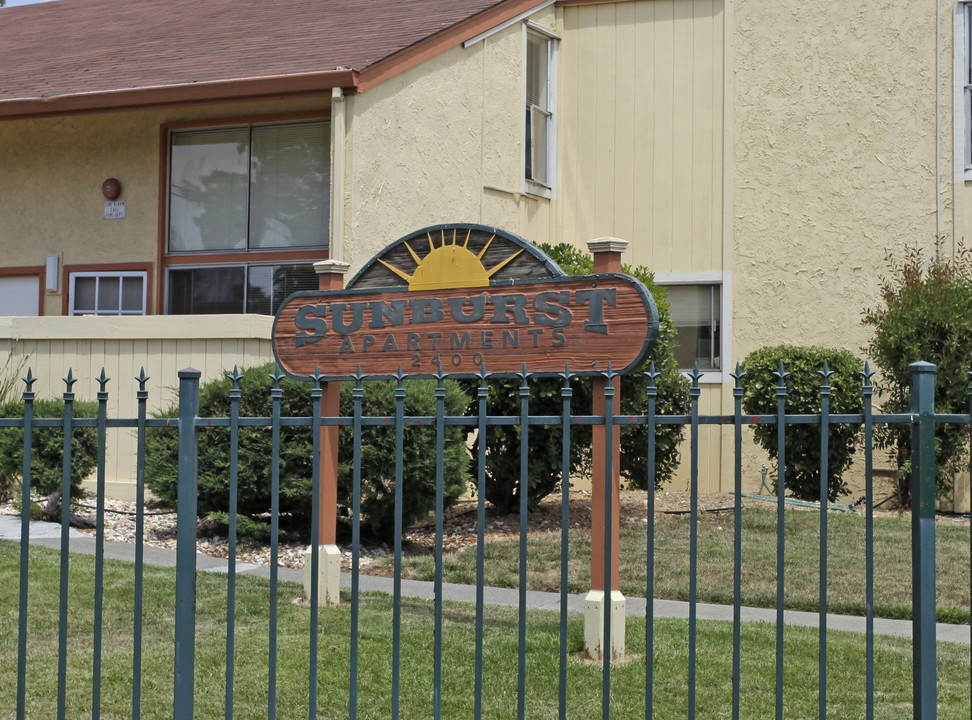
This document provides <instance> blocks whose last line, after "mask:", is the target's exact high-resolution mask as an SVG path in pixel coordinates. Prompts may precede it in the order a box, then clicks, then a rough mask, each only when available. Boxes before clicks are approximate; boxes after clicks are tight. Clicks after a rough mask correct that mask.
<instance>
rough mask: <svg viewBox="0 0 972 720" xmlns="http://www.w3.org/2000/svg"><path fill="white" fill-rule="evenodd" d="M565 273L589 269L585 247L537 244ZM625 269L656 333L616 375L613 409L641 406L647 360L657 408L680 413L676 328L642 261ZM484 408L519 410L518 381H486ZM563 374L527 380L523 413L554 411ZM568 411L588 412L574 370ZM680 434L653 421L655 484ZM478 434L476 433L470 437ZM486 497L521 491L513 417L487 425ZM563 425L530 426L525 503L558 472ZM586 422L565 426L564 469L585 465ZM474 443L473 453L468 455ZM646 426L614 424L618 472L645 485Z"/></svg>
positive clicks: (515, 497)
mask: <svg viewBox="0 0 972 720" xmlns="http://www.w3.org/2000/svg"><path fill="white" fill-rule="evenodd" d="M540 249H541V250H543V251H544V252H545V253H547V254H548V255H549V256H550V257H551V258H552V259H553V260H554V261H555V262H556V263H557V264H558V265H560V267H561V268H562V269H563V270H564V271H565V272H566V273H567V274H568V275H589V274H591V273H593V272H594V261H593V258H591V256H590V255H588V254H586V253H584V252H582V251H580V250H578V249H577V248H575V247H574V246H572V245H568V244H566V243H561V244H559V245H556V246H551V245H546V244H544V245H541V246H540ZM623 270H624V272H626V273H628V274H630V275H632V276H634V277H636V278H637V279H638V280H640V281H641V282H642V283H644V284H645V286H646V287H647V288H648V290H649V291H650V292H651V294H652V297H654V299H655V304H656V305H657V306H658V314H659V325H660V327H659V333H658V340H657V342H656V343H655V347H654V348H653V350H652V351H651V353H650V354H649V356H648V357H647V358H646V360H645V361H644V363H643V364H642V365H641V366H640V367H638V368H636V369H635V370H633V371H632V372H631V373H629V374H627V375H624V376H623V377H622V378H621V382H620V386H621V388H620V390H621V403H620V408H619V409H618V410H617V414H619V415H635V414H641V413H644V412H645V411H646V410H647V395H646V390H647V388H648V384H649V382H650V380H649V378H648V377H647V376H646V375H645V372H646V371H647V370H648V368H649V367H650V364H651V362H654V363H655V367H656V371H657V372H658V373H659V375H658V377H657V378H656V380H655V382H656V385H657V390H658V396H657V401H656V402H657V405H656V407H657V412H658V413H665V414H681V413H685V412H687V411H688V407H689V404H688V380H687V379H686V378H685V377H684V376H682V375H681V374H680V373H679V371H678V362H677V361H676V360H675V330H674V328H673V327H672V323H671V317H670V315H669V309H668V301H667V300H666V298H665V291H664V289H663V288H660V287H658V286H657V285H655V284H654V281H653V277H652V273H651V272H650V271H649V270H648V269H647V268H645V267H635V268H632V267H630V266H625V267H624V268H623ZM487 384H488V387H489V400H488V403H489V413H490V414H494V415H517V414H518V413H519V411H520V397H519V387H520V380H518V379H516V378H509V379H496V380H490V381H488V383H487ZM562 385H563V381H562V380H560V379H557V378H542V379H540V378H538V379H533V380H530V381H529V389H530V414H531V415H559V414H560V413H561V410H562V402H563V401H562V398H561V388H562ZM571 390H572V393H573V395H572V399H571V412H572V413H573V414H575V415H583V414H590V412H591V411H592V403H593V392H592V384H591V381H590V378H575V379H573V380H572V382H571ZM476 410H477V405H476V402H475V401H474V402H473V403H471V404H470V408H469V413H470V414H473V413H475V412H476ZM681 440H682V428H681V427H679V426H676V425H664V426H659V427H657V429H656V441H655V443H656V455H655V485H656V487H657V486H660V485H661V484H662V483H664V482H665V481H666V480H668V479H670V478H671V477H672V475H673V474H674V472H675V469H676V468H677V467H678V463H679V454H678V445H679V443H680V442H681ZM480 441H481V439H480V438H477V440H476V443H477V445H478V443H479V442H480ZM486 443H487V450H486V452H487V467H486V499H487V500H489V502H490V503H491V504H492V505H493V506H494V507H496V508H497V509H499V510H501V511H506V510H509V509H511V508H513V507H516V506H517V505H518V504H519V498H520V483H519V479H520V454H519V448H520V428H519V426H517V425H494V426H490V427H489V428H488V429H487V436H486ZM561 443H562V432H561V428H560V427H559V426H540V425H533V426H531V427H530V459H529V463H528V470H527V472H528V481H529V491H528V492H529V496H528V505H529V506H530V507H531V508H534V507H536V505H537V503H539V502H540V500H542V499H543V498H544V497H546V496H547V495H549V494H550V493H551V492H553V491H554V490H555V489H556V488H557V487H558V485H559V484H560V479H561V463H562V458H561ZM590 449H591V428H590V427H589V426H575V427H573V428H572V429H571V444H570V450H571V453H570V471H571V473H572V474H574V473H588V472H589V471H590ZM475 452H476V449H475V448H474V450H473V454H474V455H475ZM647 463H648V426H647V425H624V426H622V427H621V468H620V470H621V474H622V476H623V477H624V478H625V479H626V480H627V481H628V482H629V483H630V484H631V485H633V486H636V487H639V488H646V487H647V483H648V472H647Z"/></svg>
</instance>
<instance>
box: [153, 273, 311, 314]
mask: <svg viewBox="0 0 972 720" xmlns="http://www.w3.org/2000/svg"><path fill="white" fill-rule="evenodd" d="M316 288H317V273H315V272H314V267H313V266H312V265H252V266H249V267H247V266H242V265H241V266H236V267H218V268H192V269H187V270H182V269H178V270H171V271H169V314H171V315H206V314H213V313H242V312H247V313H252V314H260V315H273V314H274V313H275V312H276V311H277V307H278V306H279V305H280V303H281V302H283V301H284V300H286V299H287V297H288V296H289V295H290V294H291V293H294V292H296V291H298V290H314V289H316Z"/></svg>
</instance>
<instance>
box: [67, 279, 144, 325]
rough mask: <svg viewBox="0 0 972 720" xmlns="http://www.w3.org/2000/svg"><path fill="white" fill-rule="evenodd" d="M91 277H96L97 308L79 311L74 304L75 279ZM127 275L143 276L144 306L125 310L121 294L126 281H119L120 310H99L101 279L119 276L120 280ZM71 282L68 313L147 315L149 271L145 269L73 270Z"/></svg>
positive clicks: (105, 315)
mask: <svg viewBox="0 0 972 720" xmlns="http://www.w3.org/2000/svg"><path fill="white" fill-rule="evenodd" d="M90 277H93V278H95V309H94V311H93V312H92V311H88V310H87V309H85V310H80V311H79V310H77V308H76V307H75V304H74V301H75V298H76V294H75V290H74V283H75V281H76V280H77V279H78V278H90ZM127 277H137V278H141V280H142V307H141V309H140V310H139V311H138V312H135V311H125V310H123V309H122V295H121V292H122V286H123V285H124V283H123V282H119V283H118V292H119V297H118V310H117V312H116V311H112V312H99V311H98V297H99V295H98V293H99V288H100V286H101V280H103V279H108V278H118V279H119V280H121V279H122V278H127ZM69 283H70V289H69V291H68V315H100V316H102V317H118V316H120V315H130V316H135V315H145V309H146V307H147V299H148V273H147V272H146V271H144V270H119V271H114V272H112V271H104V272H102V271H98V270H94V271H79V272H72V273H71V275H70V280H69Z"/></svg>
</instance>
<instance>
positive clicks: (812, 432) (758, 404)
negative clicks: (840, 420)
mask: <svg viewBox="0 0 972 720" xmlns="http://www.w3.org/2000/svg"><path fill="white" fill-rule="evenodd" d="M781 362H782V363H783V369H784V370H785V371H786V372H788V373H789V375H788V376H787V377H786V379H785V380H784V384H785V385H786V402H785V411H786V413H787V414H791V415H811V414H816V413H819V412H820V409H821V404H820V387H821V384H822V383H823V377H822V376H821V374H820V371H822V370H823V367H824V363H825V362H826V363H827V366H828V368H829V369H830V370H831V371H832V372H833V375H831V376H830V412H831V413H860V412H863V410H864V398H863V394H862V392H861V387H862V385H863V379H862V378H861V376H860V374H859V373H860V372H861V370H862V369H863V363H862V362H861V361H860V360H859V359H858V358H856V357H854V355H853V354H852V353H850V352H848V351H847V350H840V349H835V348H823V347H816V346H811V347H802V346H794V345H779V346H776V347H764V348H760V349H759V350H756V351H755V352H752V353H750V354H749V355H747V356H746V359H745V360H744V361H743V362H742V366H741V367H742V370H743V371H744V372H745V373H746V377H745V378H743V386H744V387H745V394H744V395H743V401H742V405H743V410H744V411H745V412H746V413H747V414H749V415H772V414H775V413H776V412H777V397H776V389H777V387H778V386H779V377H778V376H776V375H774V373H775V372H777V371H778V370H779V368H780V363H781ZM753 434H754V435H755V442H757V443H758V444H760V445H762V446H763V448H765V449H766V451H767V452H768V453H769V455H770V457H771V458H773V459H774V460H776V459H777V458H778V456H779V447H778V444H777V427H776V425H756V426H755V427H754V428H753ZM859 435H860V429H859V428H858V427H857V426H854V425H848V424H840V425H831V426H830V434H829V440H828V446H827V449H828V453H827V461H828V462H827V468H828V471H829V476H828V478H827V499H828V500H830V501H833V500H836V499H837V497H838V495H841V494H843V493H846V492H847V484H846V483H845V482H844V479H843V474H844V471H846V470H847V468H849V467H850V465H851V463H852V462H853V459H854V458H853V456H854V450H855V449H856V447H857V442H858V439H859ZM785 441H786V462H785V465H784V469H785V470H786V478H785V485H786V490H788V491H789V492H790V493H792V494H793V495H794V496H795V497H798V498H800V499H801V500H819V499H820V426H819V425H788V426H787V427H786V430H785ZM773 485H774V489H775V490H776V492H777V493H778V492H779V487H778V479H775V478H774V481H773Z"/></svg>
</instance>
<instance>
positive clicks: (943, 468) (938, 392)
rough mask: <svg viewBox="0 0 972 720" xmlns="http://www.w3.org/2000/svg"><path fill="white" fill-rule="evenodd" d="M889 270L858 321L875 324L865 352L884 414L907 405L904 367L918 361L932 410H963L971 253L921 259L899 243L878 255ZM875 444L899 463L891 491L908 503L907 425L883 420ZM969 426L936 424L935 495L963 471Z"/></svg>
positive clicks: (969, 346)
mask: <svg viewBox="0 0 972 720" xmlns="http://www.w3.org/2000/svg"><path fill="white" fill-rule="evenodd" d="M885 261H886V263H887V265H888V269H889V270H890V274H889V277H888V278H887V279H883V280H882V284H881V288H880V295H881V304H880V305H878V306H877V307H876V308H873V309H868V310H866V311H865V312H864V319H863V323H864V324H865V325H868V326H870V327H872V328H874V338H873V339H872V340H871V342H870V344H869V345H868V346H867V348H866V349H867V351H868V353H869V354H870V356H871V357H872V358H873V359H874V362H875V363H876V364H877V366H878V368H880V371H881V373H880V376H879V378H878V381H877V383H876V387H877V390H878V395H879V397H880V398H881V399H882V402H881V409H882V410H883V411H884V412H887V413H903V412H908V411H909V409H910V407H911V373H910V370H909V369H908V366H909V365H911V363H913V362H917V361H919V360H924V361H927V362H930V363H934V364H935V365H936V366H937V368H938V370H937V374H936V378H935V410H936V412H941V413H964V412H968V407H969V396H968V387H969V376H968V375H967V372H968V370H970V369H972V367H970V361H972V255H970V253H969V251H968V250H967V249H965V248H961V249H960V250H959V252H958V254H957V255H956V256H955V258H954V259H952V260H948V259H942V258H936V259H934V260H930V261H925V259H924V257H923V256H922V253H921V250H919V249H918V248H917V247H909V248H905V252H904V258H903V259H898V258H896V257H895V256H894V255H893V254H892V253H891V252H890V251H889V252H887V253H886V255H885ZM875 440H876V442H877V444H878V446H879V447H883V448H886V449H888V450H889V451H890V453H891V456H892V460H893V462H894V463H895V466H896V467H897V468H898V474H897V477H896V481H895V489H896V491H897V493H898V496H899V499H900V500H901V501H902V502H904V503H907V502H909V500H910V496H911V472H910V460H911V429H910V427H909V426H908V425H884V426H881V427H880V428H878V429H877V430H876V431H875ZM967 443H968V429H967V428H966V427H964V426H962V425H956V424H954V423H937V424H936V425H935V464H936V478H935V482H936V489H937V491H938V493H939V495H943V494H945V493H947V492H948V491H949V490H950V489H951V487H952V478H953V476H954V475H955V473H957V472H959V471H960V470H962V465H963V459H964V457H965V452H966V444H967Z"/></svg>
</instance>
